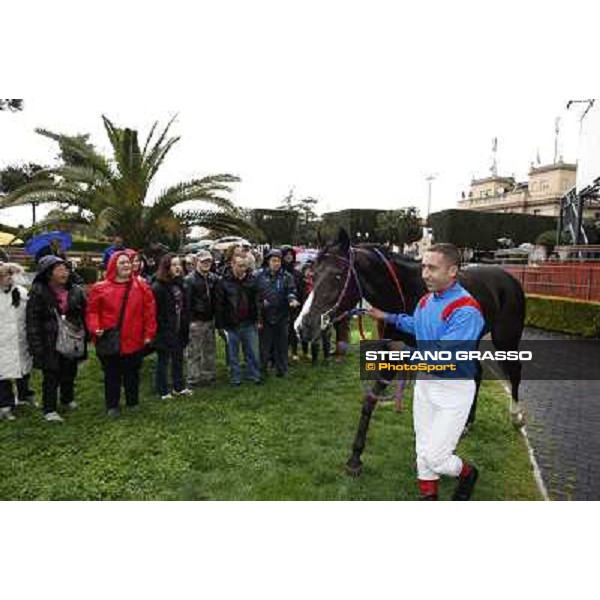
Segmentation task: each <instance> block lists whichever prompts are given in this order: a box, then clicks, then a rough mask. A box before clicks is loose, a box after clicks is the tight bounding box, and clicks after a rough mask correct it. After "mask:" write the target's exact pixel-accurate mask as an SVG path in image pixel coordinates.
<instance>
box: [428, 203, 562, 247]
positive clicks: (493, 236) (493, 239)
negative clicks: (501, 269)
mask: <svg viewBox="0 0 600 600" xmlns="http://www.w3.org/2000/svg"><path fill="white" fill-rule="evenodd" d="M429 225H430V226H431V227H432V228H433V237H434V240H435V242H436V243H439V242H447V243H450V244H454V245H456V246H458V247H459V248H474V249H478V250H495V249H496V248H497V247H498V240H499V239H500V238H506V237H508V238H510V239H511V240H512V241H513V242H514V243H515V244H516V245H517V246H519V245H520V244H524V243H534V242H535V240H536V239H537V238H538V236H539V235H541V234H542V233H544V232H545V231H549V230H554V231H556V229H557V219H555V218H554V217H541V216H535V215H522V214H512V213H508V214H504V213H484V212H477V211H473V210H459V209H450V210H444V211H442V212H438V213H434V214H432V215H431V216H430V217H429Z"/></svg>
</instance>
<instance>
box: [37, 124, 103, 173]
mask: <svg viewBox="0 0 600 600" xmlns="http://www.w3.org/2000/svg"><path fill="white" fill-rule="evenodd" d="M35 131H36V133H38V134H39V135H41V136H43V137H46V138H48V139H51V140H54V141H55V142H57V143H58V144H59V146H61V148H65V149H67V150H69V151H70V152H72V153H73V154H75V155H76V156H78V157H79V158H80V159H81V160H82V161H84V162H85V163H87V164H88V165H89V166H90V167H91V168H93V169H94V170H96V171H98V172H100V173H101V174H102V175H103V176H104V177H105V178H106V179H110V178H111V177H112V175H113V173H112V169H111V166H110V163H109V162H108V161H107V160H106V159H105V158H104V157H103V156H102V155H101V154H99V153H98V152H96V150H95V149H94V148H93V147H91V146H89V145H87V144H85V143H84V142H83V141H82V140H81V139H80V138H77V137H74V136H68V135H62V134H57V133H53V132H52V131H48V130H47V129H42V128H37V129H36V130H35Z"/></svg>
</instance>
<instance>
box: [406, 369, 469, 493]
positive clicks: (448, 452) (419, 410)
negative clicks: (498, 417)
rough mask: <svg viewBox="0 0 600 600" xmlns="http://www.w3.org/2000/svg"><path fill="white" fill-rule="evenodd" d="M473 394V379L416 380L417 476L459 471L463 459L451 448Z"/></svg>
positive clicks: (455, 474) (428, 478)
mask: <svg viewBox="0 0 600 600" xmlns="http://www.w3.org/2000/svg"><path fill="white" fill-rule="evenodd" d="M474 398H475V382H474V381H472V380H471V381H467V380H448V379H434V378H423V379H418V380H417V383H416V385H415V392H414V402H413V418H414V424H415V436H416V450H417V471H418V474H419V479H420V480H423V481H436V480H437V479H439V477H440V475H449V476H450V477H458V476H459V475H460V472H461V470H462V466H463V462H462V460H461V459H460V458H458V456H456V454H455V453H454V452H455V450H456V446H457V445H458V442H459V440H460V436H461V434H462V432H463V429H464V427H465V425H466V423H467V419H468V417H469V412H470V410H471V406H472V404H473V399H474Z"/></svg>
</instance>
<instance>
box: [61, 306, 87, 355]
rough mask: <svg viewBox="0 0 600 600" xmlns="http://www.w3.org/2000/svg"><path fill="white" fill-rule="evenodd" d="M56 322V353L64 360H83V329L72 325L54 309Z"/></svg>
mask: <svg viewBox="0 0 600 600" xmlns="http://www.w3.org/2000/svg"><path fill="white" fill-rule="evenodd" d="M54 313H55V315H56V319H57V321H58V332H57V336H56V351H57V352H58V353H59V354H62V355H63V356H64V357H65V358H83V357H84V356H85V329H84V328H83V327H77V325H73V323H71V322H70V321H68V320H67V318H66V317H65V316H64V315H61V314H60V313H59V312H58V311H57V310H56V309H54Z"/></svg>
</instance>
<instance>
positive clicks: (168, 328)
mask: <svg viewBox="0 0 600 600" xmlns="http://www.w3.org/2000/svg"><path fill="white" fill-rule="evenodd" d="M173 286H178V288H179V290H180V292H181V299H182V307H181V314H180V319H179V332H178V331H177V310H176V305H175V297H174V295H173V291H172V289H171V288H172V287H173ZM152 291H153V292H154V299H155V300H156V326H157V329H156V337H155V338H154V342H153V344H152V345H153V346H154V348H156V349H157V350H174V349H175V348H177V347H178V346H179V347H181V346H183V347H185V346H187V344H188V342H189V339H190V309H189V305H188V302H187V294H186V292H185V289H184V285H183V282H182V281H173V282H171V283H165V282H164V281H160V280H159V279H156V280H155V281H154V283H153V284H152Z"/></svg>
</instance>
